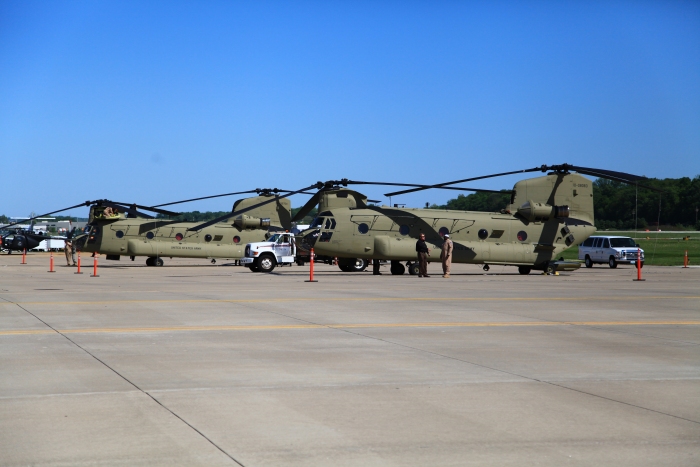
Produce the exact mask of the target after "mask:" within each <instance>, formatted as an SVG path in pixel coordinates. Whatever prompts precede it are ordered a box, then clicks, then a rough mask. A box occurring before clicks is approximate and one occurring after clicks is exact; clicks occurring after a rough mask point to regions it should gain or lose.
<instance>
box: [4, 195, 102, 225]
mask: <svg viewBox="0 0 700 467" xmlns="http://www.w3.org/2000/svg"><path fill="white" fill-rule="evenodd" d="M93 202H94V201H85V202H84V203H80V204H76V205H75V206H71V207H68V208H63V209H59V210H57V211H51V212H47V213H46V214H41V215H40V216H34V217H30V218H29V219H22V220H21V221H19V222H15V223H14V224H7V225H6V226H4V227H3V229H4V228H7V227H12V226H14V225H19V224H22V223H24V222H28V221H33V220H34V219H38V218H39V217H46V216H50V215H51V214H57V213H59V212H63V211H68V210H70V209H75V208H79V207H82V206H90V205H91V204H92V203H93Z"/></svg>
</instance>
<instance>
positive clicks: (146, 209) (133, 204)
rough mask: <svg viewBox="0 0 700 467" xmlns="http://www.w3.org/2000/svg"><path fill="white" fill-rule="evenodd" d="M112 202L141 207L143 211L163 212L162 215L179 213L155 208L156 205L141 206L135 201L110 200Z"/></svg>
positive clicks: (176, 214)
mask: <svg viewBox="0 0 700 467" xmlns="http://www.w3.org/2000/svg"><path fill="white" fill-rule="evenodd" d="M112 202H113V203H116V204H122V205H124V206H130V207H131V208H132V209H133V208H134V207H136V208H139V209H143V210H144V211H151V212H156V213H158V214H164V215H166V216H178V215H180V213H179V212H174V211H168V210H166V209H159V208H157V207H156V206H142V205H140V204H136V203H122V202H119V201H112ZM139 214H143V213H141V212H139Z"/></svg>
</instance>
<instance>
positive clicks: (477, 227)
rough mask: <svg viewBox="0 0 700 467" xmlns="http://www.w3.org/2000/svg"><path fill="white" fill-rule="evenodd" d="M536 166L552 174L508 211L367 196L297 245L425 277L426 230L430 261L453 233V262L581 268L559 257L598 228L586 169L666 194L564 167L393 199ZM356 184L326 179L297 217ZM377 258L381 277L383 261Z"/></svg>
mask: <svg viewBox="0 0 700 467" xmlns="http://www.w3.org/2000/svg"><path fill="white" fill-rule="evenodd" d="M536 171H541V172H549V173H548V174H547V175H545V176H542V177H537V178H531V179H526V180H522V181H519V182H517V183H516V184H515V186H514V187H513V190H512V193H511V199H510V204H509V205H508V206H505V207H504V209H503V210H501V211H500V212H493V213H486V212H469V211H455V210H439V209H405V208H396V207H389V206H369V205H367V204H363V203H362V202H361V198H356V201H357V203H356V204H357V206H355V207H337V208H333V209H328V210H320V211H319V214H318V216H317V218H316V219H315V220H314V222H313V224H312V225H311V227H310V229H309V230H307V231H304V232H302V233H301V234H300V235H299V238H300V239H299V240H298V241H297V242H298V243H301V244H302V245H303V247H304V248H312V247H313V248H314V250H315V251H316V252H317V253H318V254H323V255H330V256H336V257H339V258H367V259H373V260H389V261H391V273H392V274H404V273H405V270H406V267H405V266H404V264H403V263H404V262H405V263H406V266H408V270H409V273H410V274H417V273H418V264H417V263H415V262H414V261H415V259H416V251H415V244H416V239H417V238H418V236H419V235H420V234H421V233H422V234H425V236H426V242H427V243H428V246H429V247H430V248H431V249H432V250H433V254H432V256H431V257H430V260H431V261H439V259H440V258H439V251H440V248H441V246H442V243H443V235H445V234H446V233H449V234H450V237H451V239H452V241H453V243H454V253H453V262H456V263H472V264H480V265H483V268H484V270H488V269H489V266H490V265H506V266H516V267H517V268H518V271H519V272H520V274H529V273H530V272H531V271H532V270H542V271H546V272H550V273H552V272H554V271H557V270H574V269H577V268H579V267H580V263H578V262H574V261H564V260H563V258H559V259H557V257H558V256H560V254H561V253H562V252H563V251H564V250H565V249H567V248H570V247H572V246H575V245H578V244H580V243H581V242H583V241H584V240H586V239H587V238H588V237H589V236H591V235H592V234H593V233H594V232H595V231H596V228H595V225H594V213H593V184H592V182H591V180H589V179H587V178H585V177H583V176H582V175H580V174H586V175H592V176H594V177H599V178H606V179H611V180H617V181H620V182H624V183H630V184H637V185H638V186H642V187H645V188H650V189H652V190H656V191H659V190H657V189H655V188H651V187H648V186H644V185H640V184H639V181H640V180H643V179H644V177H640V176H637V175H632V174H626V173H622V172H613V171H608V170H602V169H590V168H585V167H577V166H572V165H569V164H560V165H552V166H547V165H543V166H541V167H535V168H531V169H525V170H520V171H514V172H505V173H500V174H492V175H486V176H481V177H473V178H468V179H463V180H457V181H453V182H447V183H442V184H438V185H431V186H422V187H416V188H411V189H409V190H404V191H400V192H393V193H387V194H386V196H396V195H398V194H402V193H407V192H413V191H418V190H423V189H428V188H451V187H449V185H453V184H456V183H462V182H467V181H474V180H480V179H486V178H491V177H497V176H502V175H510V174H517V173H527V172H536ZM571 171H575V172H578V173H571ZM352 184H367V182H356V181H352V180H347V179H343V180H338V181H330V182H326V184H324V186H323V188H321V190H319V192H318V193H317V194H316V195H314V197H313V198H312V199H311V200H309V202H308V203H307V204H306V205H305V206H304V207H303V208H302V209H301V210H300V211H299V212H298V214H297V215H296V217H297V218H298V217H300V216H301V217H303V216H304V215H306V213H308V212H309V211H310V209H311V208H313V205H314V204H315V202H317V201H318V200H319V199H323V198H324V197H332V196H338V195H340V194H342V193H347V194H346V196H348V195H350V196H356V192H354V191H352V190H347V189H344V188H342V187H343V186H348V185H352ZM455 188H457V187H455ZM469 190H472V189H469ZM473 191H479V190H473ZM484 191H490V190H484ZM292 220H293V221H294V219H292ZM373 263H374V264H375V269H374V272H375V274H377V273H379V269H378V264H379V261H373Z"/></svg>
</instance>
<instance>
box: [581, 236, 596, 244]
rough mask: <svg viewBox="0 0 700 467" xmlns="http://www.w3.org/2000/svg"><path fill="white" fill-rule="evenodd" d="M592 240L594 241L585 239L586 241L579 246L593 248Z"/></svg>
mask: <svg viewBox="0 0 700 467" xmlns="http://www.w3.org/2000/svg"><path fill="white" fill-rule="evenodd" d="M593 240H595V238H587V239H586V241H585V242H583V243H582V244H581V246H593Z"/></svg>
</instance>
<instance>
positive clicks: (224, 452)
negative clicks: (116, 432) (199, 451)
mask: <svg viewBox="0 0 700 467" xmlns="http://www.w3.org/2000/svg"><path fill="white" fill-rule="evenodd" d="M0 299H2V300H5V301H6V302H9V303H13V302H10V301H9V300H7V299H5V298H4V297H0ZM13 304H14V305H17V307H19V308H20V309H21V310H24V311H25V312H26V313H28V314H30V315H31V316H33V317H34V318H35V319H36V320H37V321H40V322H41V323H43V324H44V325H45V326H46V327H48V328H50V329H51V330H53V331H54V332H55V333H56V334H58V335H60V336H62V337H63V338H64V339H66V340H67V341H68V342H70V343H71V344H73V345H74V346H76V347H77V348H79V349H80V350H82V351H83V352H85V353H86V354H88V355H89V356H91V357H92V358H93V359H95V360H96V361H98V362H99V363H101V364H102V365H103V366H105V367H106V368H108V369H109V370H111V371H112V372H113V373H114V374H115V375H117V376H119V377H120V378H121V379H123V380H124V381H126V382H127V383H129V384H130V385H131V386H133V387H134V388H136V389H137V390H138V391H139V392H141V393H142V394H145V395H146V396H148V397H149V398H150V399H151V400H153V401H154V402H155V403H156V404H158V405H159V406H161V407H162V408H163V409H165V410H167V411H168V412H170V414H171V415H173V416H174V417H175V418H177V419H178V420H180V421H181V422H182V423H184V424H185V425H187V426H188V427H190V428H191V429H192V430H194V431H195V432H196V433H197V434H199V435H200V436H201V437H202V438H204V439H205V440H207V441H208V442H209V444H211V445H212V446H214V447H215V448H216V449H218V450H219V451H221V452H222V453H223V454H224V455H225V456H226V457H228V458H229V459H231V460H232V461H233V462H235V463H236V464H238V465H240V466H241V467H245V466H244V465H243V464H242V463H241V462H239V461H238V460H236V459H235V458H234V457H233V456H232V455H231V454H229V453H228V452H226V451H225V450H224V449H222V448H221V447H220V446H219V445H218V444H216V443H215V442H214V441H212V440H211V439H209V438H208V437H207V436H206V435H205V434H204V433H202V432H201V431H199V430H198V429H197V428H195V427H194V426H193V425H192V424H190V423H188V422H187V420H185V419H184V418H182V417H181V416H179V415H178V414H176V413H175V412H173V411H172V410H171V409H169V408H168V407H167V406H165V405H164V404H163V403H161V402H160V401H159V400H158V399H156V398H155V397H154V396H153V395H151V394H149V393H148V391H144V390H143V389H141V388H140V387H138V386H137V385H136V384H135V383H134V382H132V381H131V380H129V379H128V378H127V377H126V376H124V375H122V374H121V373H119V372H118V371H117V370H115V369H114V368H112V367H111V366H109V365H108V364H107V363H105V362H104V361H103V360H101V359H100V358H98V357H97V356H96V355H94V354H93V353H91V352H90V351H89V350H87V349H85V348H84V347H82V346H81V345H80V344H78V343H77V342H75V341H74V340H73V339H71V338H70V337H68V336H66V335H65V334H63V333H62V332H61V331H59V330H58V329H56V328H54V327H53V326H51V325H50V324H49V323H47V322H46V321H44V320H43V319H41V318H39V317H38V316H37V315H35V314H34V313H32V312H31V311H29V310H27V309H26V308H23V307H22V306H21V305H20V304H18V303H13Z"/></svg>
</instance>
